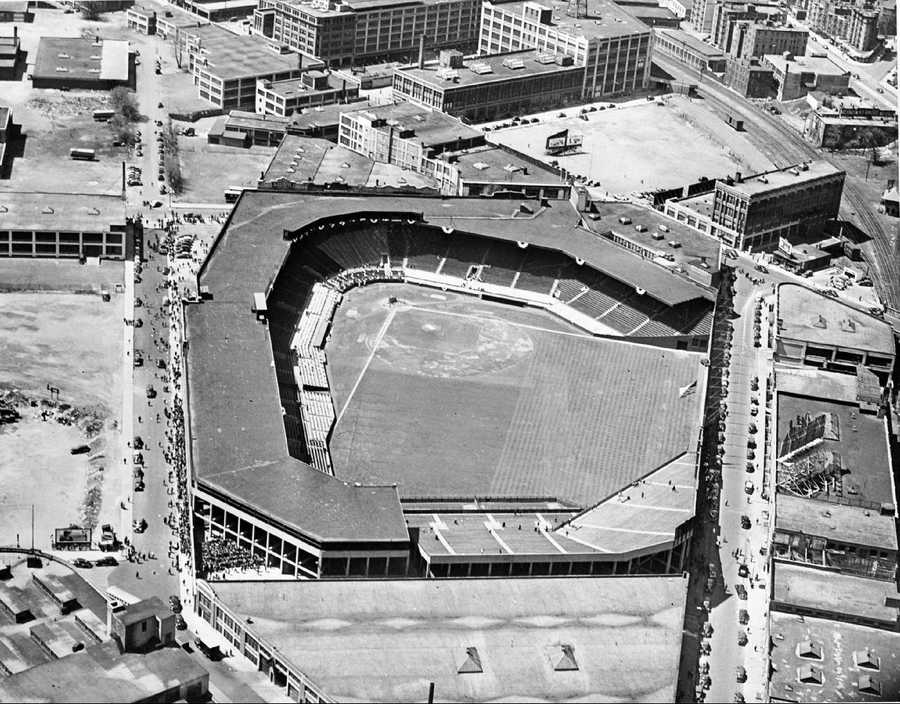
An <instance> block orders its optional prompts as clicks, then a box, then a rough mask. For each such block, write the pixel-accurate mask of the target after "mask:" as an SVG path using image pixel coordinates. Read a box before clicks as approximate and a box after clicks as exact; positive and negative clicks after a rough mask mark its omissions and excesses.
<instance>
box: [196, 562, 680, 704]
mask: <svg viewBox="0 0 900 704" xmlns="http://www.w3.org/2000/svg"><path fill="white" fill-rule="evenodd" d="M210 587H212V589H213V590H214V591H215V592H216V594H217V595H218V596H219V597H220V598H221V599H222V601H223V602H224V603H225V604H226V605H227V606H228V607H229V608H230V609H231V610H232V611H233V612H234V615H235V617H236V618H239V619H240V620H242V621H243V620H245V619H246V618H248V617H249V618H251V619H252V621H253V625H251V626H248V628H250V629H252V631H253V632H254V633H255V634H256V635H258V636H259V637H260V639H261V641H262V642H264V643H268V644H269V646H270V647H274V648H277V650H278V652H279V653H280V654H281V656H283V657H284V658H286V659H287V660H288V661H290V662H292V663H294V664H295V666H296V667H297V668H298V669H300V670H302V671H303V672H304V673H305V674H306V675H307V676H308V677H309V678H310V679H311V680H312V681H313V682H315V683H316V684H318V685H319V686H320V687H322V689H323V690H324V692H325V693H326V694H328V695H329V696H331V697H333V698H334V699H336V700H338V701H363V700H364V701H376V702H382V701H385V702H387V701H390V702H414V701H424V700H425V699H426V698H427V696H428V683H429V682H434V683H435V693H436V697H437V699H439V700H442V701H470V702H486V701H499V700H509V701H512V700H520V699H522V698H523V697H528V698H531V699H533V700H536V701H551V700H552V701H560V700H564V701H571V700H580V701H611V700H630V701H648V702H655V701H658V702H663V701H669V702H670V701H674V698H675V684H676V679H677V676H678V660H679V655H680V650H681V638H682V636H681V631H682V627H683V617H684V603H685V601H684V600H685V593H686V587H687V580H686V579H684V578H682V577H609V578H604V579H590V578H586V579H582V578H571V577H569V578H522V579H508V580H507V579H464V580H457V579H440V580H399V581H387V580H359V581H350V580H334V581H327V580H319V581H307V582H290V583H289V582H269V583H259V582H214V583H211V584H210ZM610 624H615V625H614V626H613V625H610ZM563 645H568V646H570V647H571V648H572V658H573V660H574V667H575V671H572V669H571V666H570V669H568V670H563V669H560V660H562V659H563V655H564V653H563V649H562V646H563ZM469 648H475V649H476V651H477V653H476V655H475V658H476V660H477V662H478V663H479V664H480V667H481V669H483V673H481V672H468V673H466V672H463V673H460V672H459V670H460V669H461V668H463V667H464V666H466V665H467V663H468V665H469V667H471V666H472V662H471V661H470V657H471V655H470V653H469V652H467V649H469ZM374 673H377V677H373V674H374Z"/></svg>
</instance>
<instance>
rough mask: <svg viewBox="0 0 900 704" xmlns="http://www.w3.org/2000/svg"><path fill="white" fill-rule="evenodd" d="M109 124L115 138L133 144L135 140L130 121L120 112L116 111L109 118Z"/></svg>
mask: <svg viewBox="0 0 900 704" xmlns="http://www.w3.org/2000/svg"><path fill="white" fill-rule="evenodd" d="M109 126H110V127H111V128H112V131H113V134H114V135H115V138H116V140H118V141H120V142H123V143H124V144H128V145H131V144H134V143H135V142H136V141H137V138H136V136H135V134H134V129H132V127H131V123H130V122H129V121H128V120H126V119H125V118H124V117H123V116H122V115H121V114H120V113H116V114H115V115H113V116H112V117H111V118H110V120H109Z"/></svg>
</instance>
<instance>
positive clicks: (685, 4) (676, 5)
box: [659, 0, 693, 20]
mask: <svg viewBox="0 0 900 704" xmlns="http://www.w3.org/2000/svg"><path fill="white" fill-rule="evenodd" d="M692 4H693V3H692V2H691V0H660V3H659V6H660V7H664V8H666V9H667V10H669V11H670V12H671V13H672V14H673V15H675V16H676V17H677V18H678V19H680V20H688V19H690V18H691V9H692Z"/></svg>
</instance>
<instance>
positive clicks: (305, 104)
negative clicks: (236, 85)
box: [256, 70, 359, 117]
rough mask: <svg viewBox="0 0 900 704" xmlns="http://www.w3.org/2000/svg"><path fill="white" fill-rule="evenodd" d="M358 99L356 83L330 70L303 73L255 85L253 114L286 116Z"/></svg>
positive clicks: (260, 81)
mask: <svg viewBox="0 0 900 704" xmlns="http://www.w3.org/2000/svg"><path fill="white" fill-rule="evenodd" d="M354 100H359V84H358V83H348V82H347V79H345V78H340V77H338V76H337V75H335V74H333V73H331V71H328V70H325V71H316V70H313V71H305V72H304V73H302V74H301V75H300V77H299V78H292V79H289V80H287V81H268V80H258V81H257V82H256V112H259V113H265V114H266V115H278V116H279V117H289V116H290V115H292V114H293V113H295V112H300V111H302V110H304V109H306V108H314V107H316V106H319V105H333V104H334V103H349V102H352V101H354Z"/></svg>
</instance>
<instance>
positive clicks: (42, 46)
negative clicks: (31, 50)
mask: <svg viewBox="0 0 900 704" xmlns="http://www.w3.org/2000/svg"><path fill="white" fill-rule="evenodd" d="M128 54H129V49H128V42H127V41H123V40H117V39H101V40H100V43H99V44H97V43H96V42H95V41H94V40H93V39H92V38H90V37H41V40H40V42H39V43H38V50H37V58H36V59H35V62H34V70H33V71H32V75H34V76H35V77H36V78H45V79H53V80H61V81H64V80H73V81H84V80H91V81H120V82H123V83H124V82H127V81H128V72H129V60H128ZM58 68H64V69H65V71H59V70H57V69H58Z"/></svg>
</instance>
